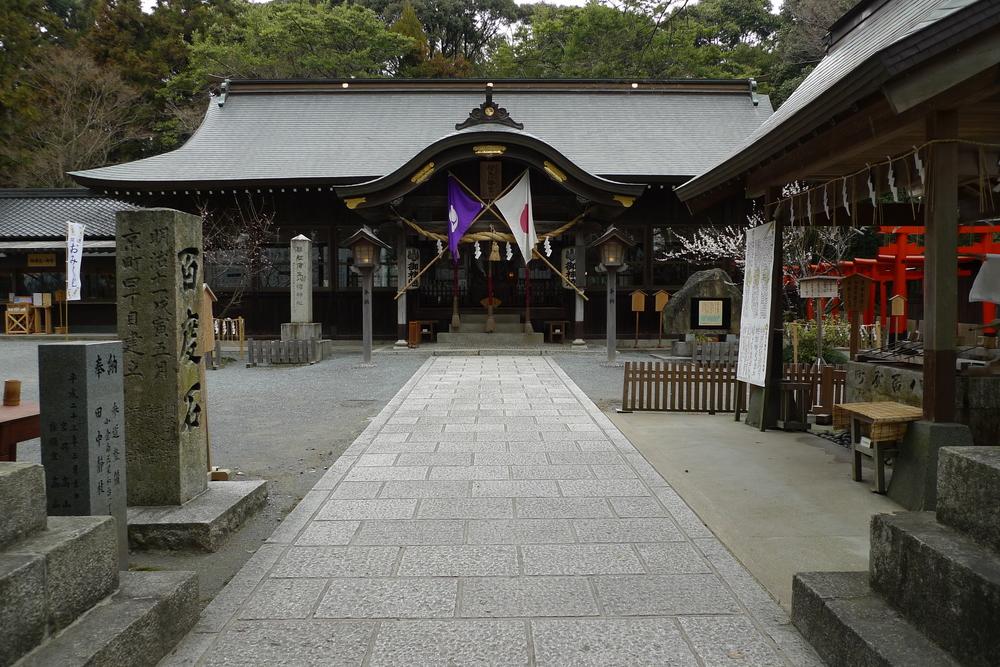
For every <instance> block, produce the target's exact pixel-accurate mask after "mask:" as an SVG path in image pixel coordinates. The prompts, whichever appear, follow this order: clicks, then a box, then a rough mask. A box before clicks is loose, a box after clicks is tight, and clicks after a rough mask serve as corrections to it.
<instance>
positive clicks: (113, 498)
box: [38, 341, 128, 570]
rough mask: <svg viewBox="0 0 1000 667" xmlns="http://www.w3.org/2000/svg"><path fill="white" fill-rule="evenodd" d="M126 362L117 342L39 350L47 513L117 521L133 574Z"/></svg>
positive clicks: (122, 554) (123, 555)
mask: <svg viewBox="0 0 1000 667" xmlns="http://www.w3.org/2000/svg"><path fill="white" fill-rule="evenodd" d="M122 359H123V357H122V344H121V343H120V342H118V341H109V342H90V343H54V344H51V345H41V346H39V348H38V378H39V398H40V403H41V410H40V417H41V424H42V464H43V465H44V466H45V486H46V496H47V498H48V514H49V515H50V516H90V515H105V514H108V515H111V516H113V517H114V518H115V528H116V530H117V532H118V562H119V569H122V570H127V569H128V531H127V527H126V510H125V496H126V468H125V460H126V456H127V454H126V452H127V447H126V444H125V443H126V439H125V435H126V430H125V420H124V406H125V400H124V394H123V391H122V375H123V367H122Z"/></svg>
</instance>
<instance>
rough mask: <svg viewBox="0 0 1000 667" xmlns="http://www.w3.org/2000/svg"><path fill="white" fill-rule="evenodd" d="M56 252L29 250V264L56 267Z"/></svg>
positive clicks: (33, 266) (39, 266)
mask: <svg viewBox="0 0 1000 667" xmlns="http://www.w3.org/2000/svg"><path fill="white" fill-rule="evenodd" d="M55 265H56V254H55V253H54V252H29V253H28V266H29V267H30V268H39V269H40V268H54V267H55Z"/></svg>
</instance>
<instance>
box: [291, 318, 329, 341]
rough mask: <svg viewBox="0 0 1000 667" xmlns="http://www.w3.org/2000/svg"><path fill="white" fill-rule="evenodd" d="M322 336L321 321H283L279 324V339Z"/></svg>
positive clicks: (306, 338) (302, 338)
mask: <svg viewBox="0 0 1000 667" xmlns="http://www.w3.org/2000/svg"><path fill="white" fill-rule="evenodd" d="M322 337H323V323H322V322H285V323H284V324H282V325H281V340H312V339H314V338H322Z"/></svg>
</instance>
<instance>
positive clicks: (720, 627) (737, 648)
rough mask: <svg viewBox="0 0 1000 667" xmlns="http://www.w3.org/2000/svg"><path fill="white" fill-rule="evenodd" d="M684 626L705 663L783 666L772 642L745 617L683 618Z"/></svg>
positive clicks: (682, 626)
mask: <svg viewBox="0 0 1000 667" xmlns="http://www.w3.org/2000/svg"><path fill="white" fill-rule="evenodd" d="M678 621H679V622H680V624H681V629H682V630H683V631H684V634H686V635H687V637H688V639H689V640H691V644H692V645H693V646H694V650H695V651H696V652H697V653H698V655H699V656H701V659H702V660H703V661H704V663H705V665H706V666H708V667H716V666H717V665H733V664H746V665H754V666H755V667H756V666H758V665H759V666H760V667H784V666H785V665H787V663H786V662H785V661H784V660H783V659H782V658H780V657H779V656H778V654H777V652H776V651H775V650H774V648H773V646H772V645H771V643H770V642H768V641H767V640H766V639H765V638H764V636H763V635H761V634H760V632H758V631H757V629H756V628H755V627H754V626H753V623H751V622H750V620H749V619H748V618H746V617H744V616H734V617H732V618H727V617H681V618H680V619H678Z"/></svg>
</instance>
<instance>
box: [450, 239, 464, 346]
mask: <svg viewBox="0 0 1000 667" xmlns="http://www.w3.org/2000/svg"><path fill="white" fill-rule="evenodd" d="M451 328H452V330H453V331H458V330H459V329H461V328H462V320H461V318H459V316H458V258H457V257H452V258H451Z"/></svg>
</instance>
